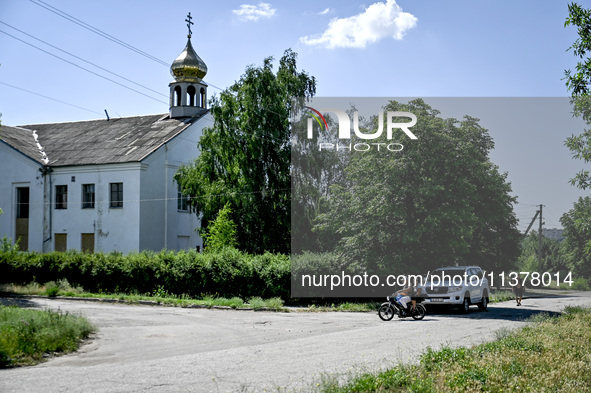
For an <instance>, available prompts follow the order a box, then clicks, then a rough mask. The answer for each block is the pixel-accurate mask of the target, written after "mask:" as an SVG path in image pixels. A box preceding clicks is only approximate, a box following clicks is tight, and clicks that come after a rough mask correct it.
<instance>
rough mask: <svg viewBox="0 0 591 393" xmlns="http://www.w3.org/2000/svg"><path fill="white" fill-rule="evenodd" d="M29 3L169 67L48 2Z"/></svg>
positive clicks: (40, 0) (165, 64)
mask: <svg viewBox="0 0 591 393" xmlns="http://www.w3.org/2000/svg"><path fill="white" fill-rule="evenodd" d="M29 1H30V2H31V3H33V4H36V5H38V6H39V7H42V8H45V9H46V10H48V11H50V12H53V13H54V14H56V15H58V16H61V17H62V18H64V19H66V20H69V21H70V22H72V23H75V24H77V25H78V26H81V27H83V28H85V29H86V30H89V31H91V32H93V33H95V34H98V35H99V36H101V37H103V38H106V39H108V40H109V41H112V42H114V43H116V44H118V45H121V46H123V47H124V48H127V49H129V50H132V51H134V52H136V53H138V54H140V55H142V56H144V57H146V58H148V59H150V60H152V61H155V62H156V63H159V64H162V65H164V66H166V67H168V66H169V64H168V63H166V62H164V61H163V60H160V59H158V58H157V57H155V56H152V55H150V54H149V53H146V52H144V51H143V50H140V49H138V48H136V47H134V46H133V45H130V44H128V43H126V42H123V41H121V40H120V39H118V38H115V37H113V36H112V35H110V34H107V33H105V32H104V31H102V30H100V29H98V28H96V27H94V26H91V25H89V24H88V23H86V22H83V21H81V20H80V19H78V18H76V17H74V16H72V15H70V14H68V13H66V12H64V11H62V10H60V9H58V8H56V7H54V6H52V5H49V4H47V3H46V2H44V1H42V0H29Z"/></svg>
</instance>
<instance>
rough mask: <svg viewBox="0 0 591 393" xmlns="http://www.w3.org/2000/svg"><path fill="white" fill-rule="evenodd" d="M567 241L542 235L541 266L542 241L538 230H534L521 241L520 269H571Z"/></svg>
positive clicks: (518, 261) (530, 270) (552, 270)
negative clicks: (540, 259) (540, 256)
mask: <svg viewBox="0 0 591 393" xmlns="http://www.w3.org/2000/svg"><path fill="white" fill-rule="evenodd" d="M565 246H566V243H565V242H564V241H561V240H556V239H550V238H547V237H545V236H544V237H542V266H540V261H539V253H538V250H539V248H540V241H539V237H538V232H536V231H532V232H530V234H529V235H528V236H526V237H525V238H524V239H523V241H522V242H521V255H520V256H519V258H518V260H517V268H518V270H519V271H529V272H545V271H548V272H559V271H564V270H568V269H569V264H568V261H567V255H566V254H567V249H568V247H565Z"/></svg>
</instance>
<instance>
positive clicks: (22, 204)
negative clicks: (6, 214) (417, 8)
mask: <svg viewBox="0 0 591 393" xmlns="http://www.w3.org/2000/svg"><path fill="white" fill-rule="evenodd" d="M16 218H29V187H18V188H17V189H16Z"/></svg>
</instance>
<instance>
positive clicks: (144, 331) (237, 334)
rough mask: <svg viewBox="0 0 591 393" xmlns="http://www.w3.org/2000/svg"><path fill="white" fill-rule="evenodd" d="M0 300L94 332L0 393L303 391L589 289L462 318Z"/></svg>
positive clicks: (487, 335)
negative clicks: (78, 320) (54, 314)
mask: <svg viewBox="0 0 591 393" xmlns="http://www.w3.org/2000/svg"><path fill="white" fill-rule="evenodd" d="M0 302H1V303H3V304H9V303H15V302H16V303H18V304H19V305H20V306H24V307H35V308H52V309H57V308H60V309H61V310H62V311H68V312H72V313H78V314H83V315H85V316H87V317H88V318H89V319H90V320H91V321H92V322H93V323H94V324H96V325H97V326H98V327H99V329H100V330H99V333H98V334H97V335H96V336H95V337H93V338H92V340H90V341H89V342H88V343H86V344H85V345H83V346H82V347H81V349H80V350H79V351H78V352H76V353H73V354H70V355H66V356H61V357H56V358H52V359H49V360H48V361H47V362H45V363H42V364H39V365H37V366H33V367H20V368H13V369H7V370H0V392H48V393H49V392H66V391H67V392H147V391H154V392H236V391H238V392H259V391H264V390H266V391H277V390H280V391H310V390H312V388H313V386H315V383H316V382H317V381H318V380H319V378H320V377H321V375H322V374H323V373H329V374H336V375H341V376H343V378H346V377H347V376H351V375H353V374H355V373H358V372H362V371H366V370H371V371H373V370H377V369H383V368H388V367H391V366H393V365H395V364H397V363H399V362H409V361H416V360H417V359H418V355H419V354H420V353H421V351H423V350H424V349H425V348H427V347H429V346H430V347H433V348H439V347H441V346H442V345H452V346H465V345H472V344H476V343H480V342H483V341H486V340H492V339H494V338H495V331H497V330H498V329H501V328H509V329H513V328H517V327H519V326H523V325H524V323H525V322H524V319H525V318H527V317H529V316H531V315H532V314H535V313H538V312H550V313H552V312H559V311H561V310H563V309H564V307H565V306H567V305H587V306H591V292H579V293H571V294H562V295H560V296H545V297H539V298H529V299H525V300H524V301H523V306H522V307H516V306H515V302H504V303H497V304H492V305H490V306H489V311H488V312H479V311H478V309H477V308H476V307H475V306H473V307H472V311H471V312H470V313H469V314H467V315H462V314H460V313H457V312H449V311H447V312H439V313H429V314H428V315H427V316H426V317H425V319H424V320H422V321H414V320H412V319H408V318H407V319H402V320H400V319H398V318H396V317H395V318H394V319H393V320H392V321H390V322H383V321H381V320H380V319H379V318H378V316H377V313H345V312H341V313H336V312H330V313H328V312H326V313H310V312H290V313H274V312H253V311H235V310H207V309H183V308H172V307H154V306H129V305H117V304H104V303H91V302H77V301H68V300H49V299H18V300H16V299H10V298H0Z"/></svg>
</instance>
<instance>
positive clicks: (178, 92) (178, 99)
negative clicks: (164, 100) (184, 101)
mask: <svg viewBox="0 0 591 393" xmlns="http://www.w3.org/2000/svg"><path fill="white" fill-rule="evenodd" d="M181 95H182V93H181V87H180V86H177V87H175V88H174V98H175V102H174V106H181Z"/></svg>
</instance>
